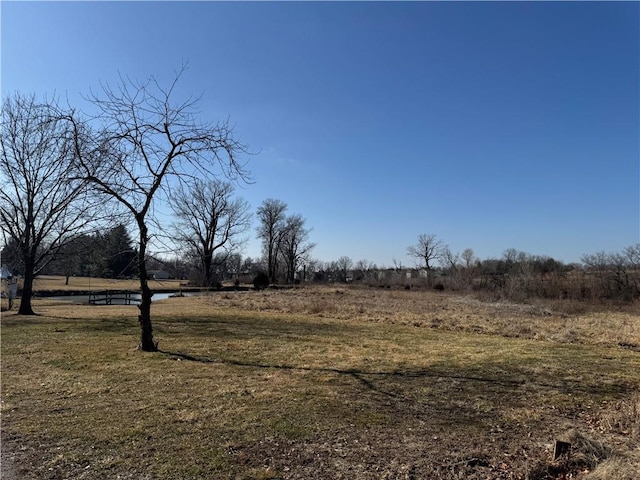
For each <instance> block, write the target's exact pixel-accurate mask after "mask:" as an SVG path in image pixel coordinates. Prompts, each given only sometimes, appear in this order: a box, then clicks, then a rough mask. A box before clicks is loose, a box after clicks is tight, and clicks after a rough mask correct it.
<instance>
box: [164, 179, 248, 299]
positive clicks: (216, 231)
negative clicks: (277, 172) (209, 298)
mask: <svg viewBox="0 0 640 480" xmlns="http://www.w3.org/2000/svg"><path fill="white" fill-rule="evenodd" d="M233 195H234V187H233V185H232V184H231V183H229V182H224V181H221V180H219V179H215V180H209V181H203V180H200V179H194V180H193V181H192V182H190V185H189V187H188V188H184V187H183V186H180V188H179V189H178V190H177V191H176V192H175V193H174V194H173V195H172V196H171V199H170V205H171V209H172V210H173V213H174V214H175V215H176V217H177V219H178V220H177V222H176V223H175V224H174V226H173V230H174V232H175V234H176V235H175V237H176V239H177V241H178V242H179V243H180V244H182V245H184V246H186V247H187V249H191V250H193V251H194V252H195V253H196V256H197V258H198V259H199V264H200V271H201V273H202V282H203V284H204V285H205V286H211V285H212V284H213V281H214V278H213V270H212V267H213V263H214V258H215V257H216V255H218V254H219V253H220V252H224V256H225V257H226V256H229V255H231V254H232V253H234V252H235V251H237V249H238V248H239V247H240V246H241V245H242V244H243V243H244V242H245V241H246V238H243V237H242V235H243V234H244V233H245V232H246V231H247V230H248V229H249V227H250V225H251V215H250V213H249V204H248V203H247V202H246V201H245V200H244V199H242V198H233Z"/></svg>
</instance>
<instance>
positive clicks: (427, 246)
mask: <svg viewBox="0 0 640 480" xmlns="http://www.w3.org/2000/svg"><path fill="white" fill-rule="evenodd" d="M445 248H446V245H445V244H444V243H443V242H442V241H441V240H440V239H438V237H436V236H435V235H433V234H425V233H423V234H421V235H420V236H419V237H418V243H417V244H416V245H411V246H409V247H408V248H407V254H408V255H409V256H410V257H413V258H415V259H416V260H417V261H418V262H420V263H419V266H420V267H421V268H424V269H426V270H428V271H429V270H431V269H432V268H433V262H434V261H436V260H438V259H440V258H441V257H442V255H443V253H444V251H445Z"/></svg>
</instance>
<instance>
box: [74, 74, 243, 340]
mask: <svg viewBox="0 0 640 480" xmlns="http://www.w3.org/2000/svg"><path fill="white" fill-rule="evenodd" d="M184 70H185V68H184V67H183V68H182V69H181V70H180V71H179V72H178V73H177V74H176V76H175V78H174V79H173V81H172V82H171V83H170V84H169V85H168V87H167V88H165V87H163V86H161V85H160V83H159V82H158V80H157V79H156V78H155V77H153V76H152V77H150V78H149V79H148V80H147V81H145V82H134V81H132V80H129V79H126V80H125V79H121V80H120V83H119V85H118V88H117V89H112V88H111V87H109V86H108V85H103V86H102V92H101V94H100V95H96V94H94V95H92V97H91V101H92V102H93V104H94V105H95V106H96V107H97V108H98V111H99V113H98V116H97V118H95V119H94V121H96V122H100V123H101V124H102V126H101V128H100V130H99V132H98V135H94V136H93V137H92V138H93V139H94V144H93V148H92V149H91V151H89V152H83V151H82V150H81V149H78V157H79V162H78V170H79V177H80V178H82V179H84V180H88V181H90V182H91V183H92V184H93V185H94V186H95V188H96V189H97V190H98V191H99V192H101V193H103V194H105V195H107V196H108V197H110V198H112V199H114V200H116V201H117V202H118V203H119V204H120V205H121V206H122V207H123V208H124V209H125V210H126V211H128V212H129V213H130V214H131V216H132V217H133V219H134V220H135V223H136V225H137V227H138V244H139V245H138V271H139V277H140V289H141V294H142V295H141V297H142V298H141V303H140V306H139V309H140V314H139V316H138V319H139V322H140V327H141V334H140V344H139V348H140V349H141V350H143V351H156V350H157V344H156V342H154V340H153V329H152V324H151V297H152V295H153V292H152V291H151V289H150V288H149V285H148V273H147V265H146V258H147V249H148V247H149V242H150V240H151V233H150V231H149V227H150V225H152V222H153V221H154V218H155V217H154V212H155V210H154V202H155V201H157V199H158V197H161V196H162V194H163V193H166V190H167V188H168V187H169V180H170V178H174V179H177V181H180V180H181V179H184V178H188V177H191V178H195V177H202V178H207V177H215V176H216V175H220V174H221V173H222V174H224V175H225V176H226V177H227V178H230V179H238V178H240V179H245V180H246V179H247V172H246V171H245V170H244V169H243V166H242V165H241V164H240V162H239V158H238V156H239V155H240V154H242V153H246V148H245V147H244V146H243V145H242V144H241V143H239V142H238V141H237V140H236V139H235V138H234V135H233V129H232V128H231V126H230V125H229V123H228V122H220V123H202V122H201V121H200V120H199V118H198V116H197V112H196V109H195V106H196V103H197V100H194V99H191V98H190V99H188V100H186V101H184V102H182V103H180V102H176V101H175V100H174V97H175V92H174V91H175V87H176V85H177V83H178V81H179V79H180V77H181V75H182V73H183V72H184ZM68 119H69V121H70V122H71V123H72V125H73V126H74V134H75V138H76V139H81V138H82V137H83V133H84V132H83V128H82V125H81V124H80V123H79V122H78V121H77V118H75V116H69V118H68Z"/></svg>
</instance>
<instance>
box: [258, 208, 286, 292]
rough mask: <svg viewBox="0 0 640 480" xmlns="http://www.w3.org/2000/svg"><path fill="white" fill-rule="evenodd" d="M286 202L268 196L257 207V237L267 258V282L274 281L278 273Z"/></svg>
mask: <svg viewBox="0 0 640 480" xmlns="http://www.w3.org/2000/svg"><path fill="white" fill-rule="evenodd" d="M286 210H287V204H286V203H284V202H283V201H281V200H276V199H274V198H268V199H266V200H265V201H264V202H262V205H260V207H258V221H259V222H260V224H259V226H258V238H260V239H261V240H262V245H263V249H264V254H265V257H266V259H267V275H268V277H269V282H271V283H275V281H276V277H277V273H278V251H279V249H280V245H279V242H280V240H281V237H282V229H283V226H284V224H285V219H286V213H285V212H286Z"/></svg>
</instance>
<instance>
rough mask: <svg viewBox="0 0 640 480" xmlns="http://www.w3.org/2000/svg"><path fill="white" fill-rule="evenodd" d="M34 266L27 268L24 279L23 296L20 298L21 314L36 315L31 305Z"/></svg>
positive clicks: (19, 311) (19, 310) (19, 312)
mask: <svg viewBox="0 0 640 480" xmlns="http://www.w3.org/2000/svg"><path fill="white" fill-rule="evenodd" d="M33 279H34V275H33V268H25V274H24V280H23V285H22V298H21V300H20V308H19V309H18V314H19V315H35V313H34V311H33V307H32V306H31V297H32V296H33Z"/></svg>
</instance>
